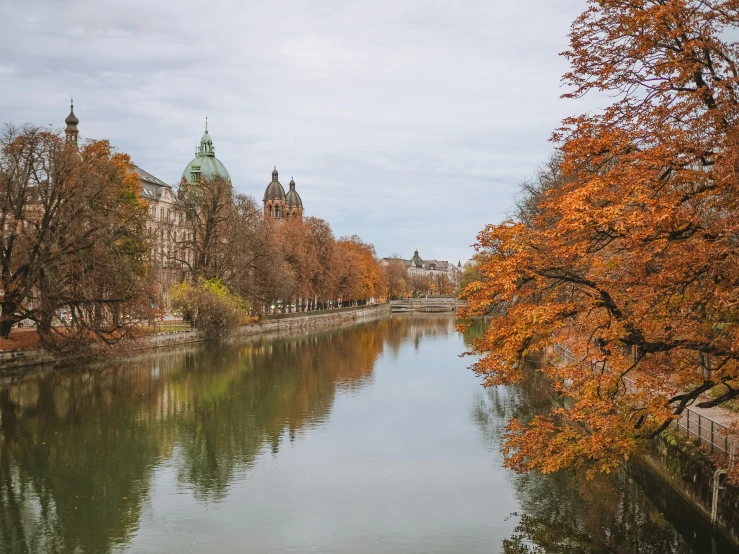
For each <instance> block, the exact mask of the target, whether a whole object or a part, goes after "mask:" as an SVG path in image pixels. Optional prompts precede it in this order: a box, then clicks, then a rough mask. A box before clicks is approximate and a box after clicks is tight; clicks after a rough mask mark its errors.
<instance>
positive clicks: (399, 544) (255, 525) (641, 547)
mask: <svg viewBox="0 0 739 554" xmlns="http://www.w3.org/2000/svg"><path fill="white" fill-rule="evenodd" d="M465 348H466V346H465V342H464V337H462V336H461V335H460V334H458V333H456V332H455V331H454V327H453V320H452V319H451V318H450V317H447V316H438V315H420V314H416V315H403V316H400V317H393V318H391V319H387V320H383V321H379V322H376V323H370V324H363V325H359V326H356V327H352V328H349V329H343V330H335V331H328V332H322V333H317V334H313V335H303V336H299V337H292V338H282V339H270V338H263V339H258V340H253V341H250V342H242V343H234V344H227V345H218V346H216V345H207V346H200V347H193V348H182V349H176V350H169V351H166V352H158V353H153V354H149V355H146V356H141V357H139V358H136V359H132V360H127V361H118V362H111V363H107V364H97V365H96V366H90V367H84V368H78V369H72V370H65V371H49V370H42V371H36V372H33V373H30V374H28V375H25V376H23V377H5V378H4V379H3V380H2V381H0V418H1V419H0V552H10V553H15V552H19V553H24V552H28V553H37V552H60V553H67V552H68V553H113V552H115V553H134V552H135V553H144V552H151V553H162V552H178V553H179V552H218V553H228V552H254V553H263V552H264V553H272V552H275V553H278V552H279V553H282V552H298V553H313V552H315V553H319V552H320V553H358V554H361V553H369V552H397V553H418V552H424V553H434V552H439V553H441V552H450V553H459V554H467V553H482V552H485V553H490V552H492V553H495V552H505V553H506V554H525V553H547V554H550V553H570V552H571V553H573V554H574V553H600V552H618V553H627V554H628V553H654V554H663V553H665V554H704V553H708V552H712V551H713V552H733V550H732V549H730V548H729V547H728V546H727V545H726V544H724V543H721V542H720V541H718V542H716V541H714V542H712V540H711V537H710V534H709V532H708V528H707V526H706V525H705V523H704V522H703V521H702V520H701V519H700V518H699V517H698V516H697V515H696V514H695V513H694V512H693V511H692V510H691V509H690V508H689V507H688V506H687V505H686V504H685V503H684V502H682V500H681V499H680V497H679V496H677V495H676V494H675V493H674V492H673V491H672V490H671V489H670V488H669V487H667V486H666V485H665V484H664V483H662V482H661V481H659V480H658V479H655V477H654V476H653V475H649V474H645V473H644V471H640V470H636V469H634V470H632V471H630V472H626V471H624V472H621V473H619V474H618V475H615V476H609V477H600V478H597V479H595V480H593V481H586V480H584V479H582V478H581V477H579V476H577V475H573V474H571V473H567V472H561V473H559V474H556V475H551V476H542V475H536V474H533V475H526V476H518V475H515V474H513V473H511V472H509V471H508V470H506V469H504V468H503V467H502V464H503V460H502V457H501V454H500V451H499V450H500V438H499V436H500V433H501V432H502V431H503V430H504V428H505V423H506V421H507V419H508V418H509V417H511V416H516V417H520V418H524V419H525V418H527V417H531V415H532V414H534V413H536V412H537V411H541V410H544V409H546V408H547V407H548V406H549V405H550V404H551V402H552V397H551V395H550V393H549V389H548V387H547V386H546V383H543V382H541V380H540V379H539V378H537V374H536V372H535V371H532V378H531V379H530V380H529V382H528V383H526V385H524V386H521V387H517V388H509V389H506V388H498V389H495V390H490V391H485V390H483V389H482V388H481V387H480V385H479V380H478V379H477V378H476V377H475V376H474V375H473V374H472V372H471V371H469V370H468V369H467V366H468V365H469V364H470V362H471V360H470V358H460V357H459V354H460V353H462V352H463V351H464V350H465Z"/></svg>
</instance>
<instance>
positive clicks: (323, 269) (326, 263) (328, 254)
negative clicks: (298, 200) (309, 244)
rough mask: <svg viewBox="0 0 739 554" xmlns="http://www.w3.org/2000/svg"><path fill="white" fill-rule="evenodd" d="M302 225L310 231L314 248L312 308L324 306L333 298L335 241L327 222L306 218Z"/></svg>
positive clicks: (334, 288) (334, 286)
mask: <svg viewBox="0 0 739 554" xmlns="http://www.w3.org/2000/svg"><path fill="white" fill-rule="evenodd" d="M304 224H305V225H306V226H307V227H308V228H309V229H310V232H311V235H312V236H313V242H314V244H315V247H316V262H317V268H316V271H315V273H314V274H313V277H312V284H311V287H312V289H313V295H314V298H313V300H312V306H313V307H315V306H316V304H318V303H320V304H321V305H323V306H325V303H326V301H327V300H329V299H331V298H333V297H334V291H335V290H336V272H335V264H336V240H335V239H334V233H333V231H332V230H331V226H330V225H329V224H328V222H327V221H325V220H323V219H319V218H317V217H308V218H306V219H305V222H304Z"/></svg>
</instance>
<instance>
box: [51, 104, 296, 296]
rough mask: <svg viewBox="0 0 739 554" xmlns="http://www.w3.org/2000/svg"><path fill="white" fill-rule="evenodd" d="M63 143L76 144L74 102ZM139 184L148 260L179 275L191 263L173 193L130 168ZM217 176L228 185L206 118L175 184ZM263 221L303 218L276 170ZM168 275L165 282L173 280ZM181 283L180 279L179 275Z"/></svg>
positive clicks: (291, 186)
mask: <svg viewBox="0 0 739 554" xmlns="http://www.w3.org/2000/svg"><path fill="white" fill-rule="evenodd" d="M64 122H65V124H66V128H65V130H64V131H65V135H66V140H67V142H71V143H74V144H77V140H78V135H79V129H78V127H77V125H78V124H79V119H78V118H77V116H76V115H75V113H74V103H72V104H71V106H70V112H69V115H68V116H67V118H66V119H65V120H64ZM134 169H135V171H136V173H137V174H138V176H139V180H140V182H141V190H140V196H141V199H142V200H143V201H144V202H145V203H146V205H147V207H148V213H149V223H148V225H149V230H150V234H151V238H152V241H151V242H152V247H151V261H153V262H157V265H159V266H160V267H162V268H166V269H169V270H175V272H176V270H179V272H180V273H181V272H182V271H185V270H186V269H187V266H188V264H189V263H191V262H192V257H191V256H192V254H191V253H190V252H188V251H183V250H182V248H181V245H183V244H186V241H187V238H188V237H186V236H185V233H186V230H185V229H184V227H183V226H181V225H180V224H181V223H182V218H183V215H182V214H181V213H178V212H177V209H176V205H175V196H176V191H175V190H173V188H172V186H171V185H169V184H167V183H166V182H165V181H164V180H162V179H159V178H157V177H155V176H154V175H152V174H151V173H149V172H148V171H145V170H144V169H142V168H141V167H139V166H138V165H136V166H134ZM216 177H220V178H222V179H224V180H226V181H227V182H229V183H230V182H231V175H230V174H229V173H228V170H227V169H226V166H225V165H223V163H222V162H221V161H220V160H219V159H218V158H217V157H216V154H215V146H214V145H213V139H212V138H211V136H210V133H209V131H208V119H207V118H206V120H205V132H204V133H203V136H202V137H200V144H199V146H198V147H197V149H196V150H195V157H194V158H193V159H192V160H191V161H190V163H188V164H187V166H185V169H184V170H183V171H182V176H181V177H180V181H179V185H180V186H181V185H193V184H197V183H199V182H200V181H201V180H202V179H213V178H216ZM262 202H263V205H264V219H265V221H276V222H279V221H284V220H286V219H297V220H299V221H302V219H303V200H302V199H301V198H300V194H298V191H297V190H296V189H295V180H294V179H290V184H289V190H288V191H287V193H285V189H284V188H283V186H282V184H281V183H280V181H279V179H278V173H277V167H274V169H273V171H272V180H271V181H270V182H269V183H268V184H267V188H266V189H265V191H264V196H263V198H262ZM177 278H178V277H177V276H175V275H172V276H171V278H170V279H166V281H172V282H174V280H176V279H177ZM179 279H180V280H181V276H179Z"/></svg>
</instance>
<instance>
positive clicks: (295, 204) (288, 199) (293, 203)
mask: <svg viewBox="0 0 739 554" xmlns="http://www.w3.org/2000/svg"><path fill="white" fill-rule="evenodd" d="M285 213H286V215H287V217H293V218H295V219H299V220H300V221H303V201H302V200H301V198H300V195H299V194H298V191H296V190H295V181H294V180H293V179H290V190H289V191H287V194H286V195H285Z"/></svg>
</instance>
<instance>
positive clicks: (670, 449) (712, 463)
mask: <svg viewBox="0 0 739 554" xmlns="http://www.w3.org/2000/svg"><path fill="white" fill-rule="evenodd" d="M643 460H644V461H645V462H646V463H647V464H648V465H649V466H650V467H651V468H652V469H653V470H654V471H656V472H657V473H658V474H659V475H660V476H661V477H662V478H663V479H664V480H665V481H667V483H669V484H670V486H672V488H673V489H675V490H676V491H677V492H678V493H680V495H681V496H682V497H683V498H685V499H686V500H687V501H688V502H689V503H690V504H691V505H692V506H693V507H694V508H695V509H696V510H698V512H699V513H701V514H702V515H703V516H704V517H705V518H706V519H708V520H709V521H710V518H711V503H712V500H713V475H714V473H715V471H716V469H717V468H722V469H726V467H727V466H728V463H729V462H728V460H727V459H726V457H725V456H721V457H714V458H712V457H709V456H708V454H707V453H706V452H705V450H702V449H700V448H699V447H698V446H697V445H694V444H692V443H691V442H689V441H687V440H686V439H685V438H684V437H682V436H679V435H677V434H675V433H674V432H672V431H668V432H667V433H664V434H663V436H661V437H658V438H656V439H655V440H654V441H653V442H652V443H651V445H650V448H649V450H648V452H647V453H646V455H645V456H644V457H643ZM721 484H722V486H723V488H722V489H721V490H720V491H719V493H718V510H717V524H718V528H719V530H720V531H721V532H722V533H723V534H724V535H726V536H727V537H728V538H729V539H730V540H731V541H732V542H733V543H735V544H739V486H737V485H736V484H733V483H727V482H726V478H725V477H723V478H722V479H721Z"/></svg>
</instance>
